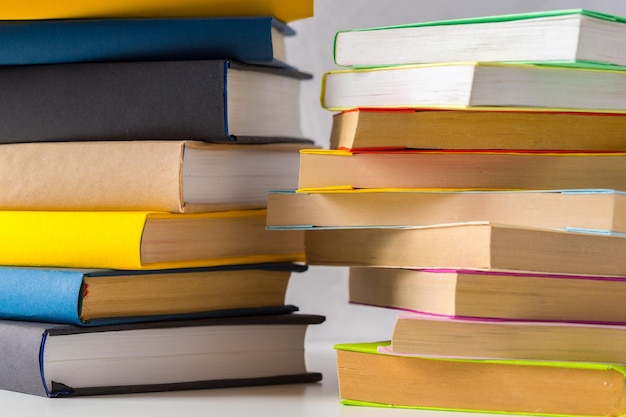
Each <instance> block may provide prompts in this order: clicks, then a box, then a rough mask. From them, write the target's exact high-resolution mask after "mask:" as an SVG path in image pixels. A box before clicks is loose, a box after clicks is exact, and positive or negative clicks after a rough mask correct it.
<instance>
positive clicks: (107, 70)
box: [0, 59, 310, 143]
mask: <svg viewBox="0 0 626 417" xmlns="http://www.w3.org/2000/svg"><path fill="white" fill-rule="evenodd" d="M308 78H310V75H309V74H305V73H302V72H298V71H296V70H294V69H292V68H275V67H270V66H266V65H246V64H241V63H236V62H235V61H229V60H223V59H219V60H180V61H131V62H93V63H92V62H89V63H84V62H83V63H66V64H51V65H24V66H21V65H17V66H0V91H1V93H0V118H1V119H2V120H3V121H4V122H3V123H2V125H1V126H0V137H1V138H2V139H1V140H0V142H2V143H11V142H49V141H54V142H59V141H71V140H75V141H87V140H115V139H117V140H138V139H177V140H203V141H209V142H234V141H237V142H244V143H248V142H276V141H283V142H284V141H304V138H303V137H302V131H301V126H300V116H301V115H300V83H301V82H302V80H304V79H308ZM61 120H62V121H63V122H62V123H60V122H59V121H61ZM308 142H310V141H308Z"/></svg>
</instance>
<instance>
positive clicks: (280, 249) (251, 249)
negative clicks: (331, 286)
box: [0, 210, 304, 270]
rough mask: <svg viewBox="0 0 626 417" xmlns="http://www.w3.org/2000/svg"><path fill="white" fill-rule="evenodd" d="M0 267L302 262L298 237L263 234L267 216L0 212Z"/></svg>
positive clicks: (161, 266)
mask: <svg viewBox="0 0 626 417" xmlns="http://www.w3.org/2000/svg"><path fill="white" fill-rule="evenodd" d="M0 230H1V231H0V248H1V250H0V253H1V255H0V264H1V265H6V266H35V267H66V268H89V269H93V268H95V269H129V270H139V269H171V268H193V267H204V266H219V265H235V264H251V263H266V262H301V261H302V260H303V253H304V247H303V243H304V242H303V240H304V239H303V236H302V233H303V232H301V231H297V230H296V231H289V232H285V233H273V232H272V231H268V230H265V210H240V211H237V210H231V211H220V212H212V213H198V214H171V213H162V212H156V213H155V212H152V213H151V212H141V211H125V212H118V211H87V212H86V211H0Z"/></svg>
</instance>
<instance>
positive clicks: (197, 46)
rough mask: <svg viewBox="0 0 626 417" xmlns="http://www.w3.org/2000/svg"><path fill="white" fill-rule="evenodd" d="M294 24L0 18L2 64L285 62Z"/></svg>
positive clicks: (264, 19)
mask: <svg viewBox="0 0 626 417" xmlns="http://www.w3.org/2000/svg"><path fill="white" fill-rule="evenodd" d="M292 35H295V32H294V31H293V29H291V28H290V27H289V26H287V25H286V24H284V23H282V22H279V21H278V20H276V19H274V18H272V17H269V16H267V17H228V18H201V17H198V18H186V19H183V18H177V19H176V18H160V19H157V18H144V19H130V18H127V19H53V20H13V21H7V20H5V21H1V22H0V65H32V64H59V63H71V62H106V61H161V60H163V61H170V60H179V61H182V60H192V59H232V60H235V61H240V62H245V63H249V64H265V65H275V66H286V65H287V64H286V62H287V59H286V54H285V39H284V38H285V37H286V36H292Z"/></svg>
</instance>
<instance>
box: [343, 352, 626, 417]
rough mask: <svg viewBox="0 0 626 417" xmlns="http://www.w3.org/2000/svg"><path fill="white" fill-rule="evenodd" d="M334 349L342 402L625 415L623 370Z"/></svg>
mask: <svg viewBox="0 0 626 417" xmlns="http://www.w3.org/2000/svg"><path fill="white" fill-rule="evenodd" d="M387 345H388V342H375V343H358V344H343V345H337V346H336V350H337V368H338V374H339V394H340V396H341V399H342V403H343V404H347V405H356V406H370V407H392V408H414V409H428V410H448V411H474V412H483V413H484V412H487V413H511V414H528V415H535V416H536V415H550V416H551V415H555V416H557V415H558V416H563V415H570V416H587V417H589V416H594V417H596V416H597V417H600V416H612V417H618V416H622V415H624V414H626V396H625V395H624V392H626V382H625V381H626V378H625V376H626V368H625V367H624V366H620V365H613V364H598V363H595V364H592V363H582V362H560V361H556V362H555V361H511V360H509V361H503V360H462V359H441V358H423V357H414V356H399V355H389V354H385V353H381V352H379V349H380V348H384V347H385V346H387Z"/></svg>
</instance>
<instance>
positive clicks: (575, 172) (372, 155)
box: [297, 72, 626, 190]
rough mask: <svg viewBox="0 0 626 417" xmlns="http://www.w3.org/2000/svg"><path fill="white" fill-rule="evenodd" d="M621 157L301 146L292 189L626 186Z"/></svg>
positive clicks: (625, 159)
mask: <svg viewBox="0 0 626 417" xmlns="http://www.w3.org/2000/svg"><path fill="white" fill-rule="evenodd" d="M624 74H626V72H625V73H624ZM625 162H626V153H625V152H617V151H616V152H559V151H536V152H533V151H495V150H494V151H488V150H484V151H480V150H479V151H474V150H458V151H457V150H451V149H449V150H442V151H436V150H433V151H431V150H400V151H384V150H376V151H352V152H349V151H338V150H327V149H304V150H302V151H301V155H300V173H299V178H298V187H297V188H300V189H307V188H323V187H346V186H349V187H352V188H426V189H442V188H452V189H465V190H467V189H470V190H556V189H589V188H603V189H606V188H610V189H615V190H626V163H625Z"/></svg>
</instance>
